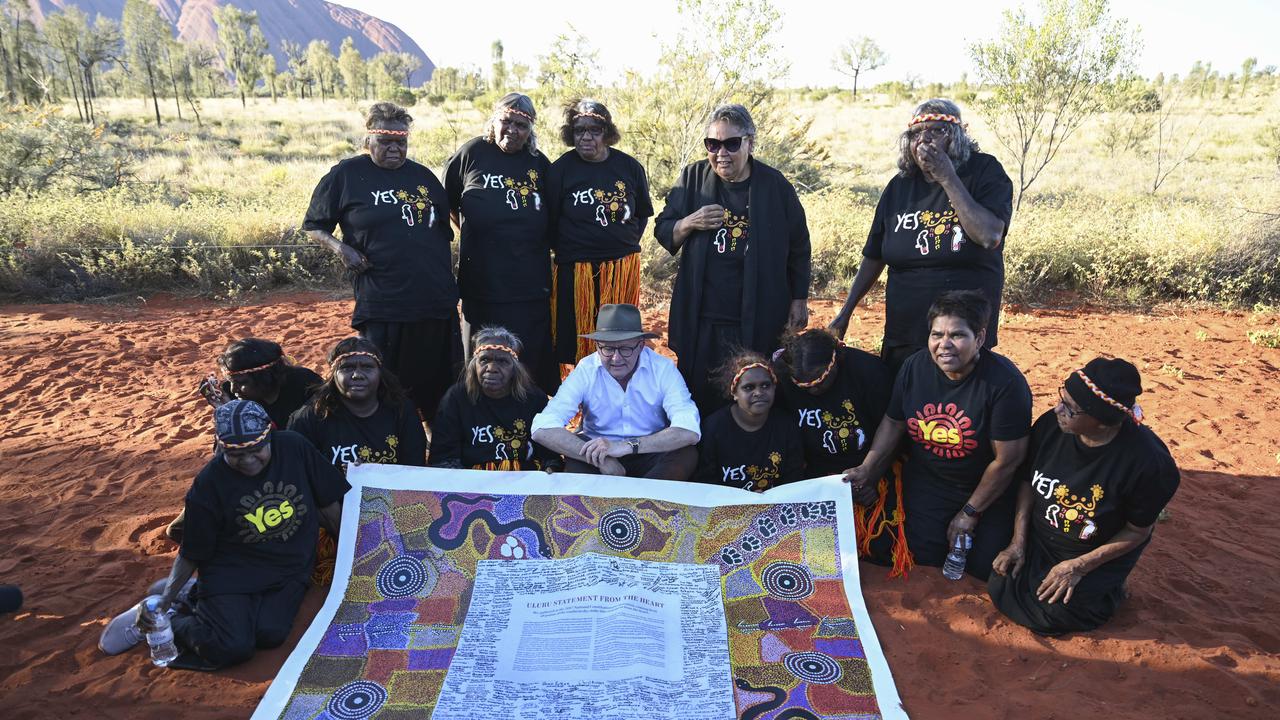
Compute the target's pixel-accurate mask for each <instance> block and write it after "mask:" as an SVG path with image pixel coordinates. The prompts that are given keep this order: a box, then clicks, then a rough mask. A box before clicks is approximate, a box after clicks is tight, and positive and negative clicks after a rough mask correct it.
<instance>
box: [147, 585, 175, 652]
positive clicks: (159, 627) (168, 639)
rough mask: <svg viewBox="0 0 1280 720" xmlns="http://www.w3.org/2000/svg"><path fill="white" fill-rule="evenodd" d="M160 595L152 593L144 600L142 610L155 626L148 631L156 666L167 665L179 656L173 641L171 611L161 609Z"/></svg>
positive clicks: (148, 643)
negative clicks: (170, 620)
mask: <svg viewBox="0 0 1280 720" xmlns="http://www.w3.org/2000/svg"><path fill="white" fill-rule="evenodd" d="M160 599H161V598H160V596H159V595H152V596H150V597H148V598H147V599H146V600H143V601H142V612H144V613H146V614H147V616H148V617H149V618H150V619H151V626H152V628H154V629H153V630H151V632H148V633H147V645H150V646H151V662H152V663H154V664H155V666H156V667H167V666H168V665H169V663H171V662H173V660H174V658H176V657H178V646H177V645H175V644H174V643H173V626H172V625H171V624H170V623H169V613H168V612H162V611H161V610H160Z"/></svg>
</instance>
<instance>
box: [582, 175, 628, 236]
mask: <svg viewBox="0 0 1280 720" xmlns="http://www.w3.org/2000/svg"><path fill="white" fill-rule="evenodd" d="M613 186H614V187H616V188H617V190H615V191H614V192H605V191H604V190H593V191H591V196H592V197H594V198H595V200H596V202H597V203H599V204H598V205H597V206H596V222H598V223H600V227H609V223H610V222H614V223H617V222H626V221H628V220H630V219H631V205H630V204H628V203H627V184H626V183H624V182H622V181H621V180H619V181H617V182H615V183H614V184H613ZM619 215H621V216H622V217H621V219H619V217H618V216H619Z"/></svg>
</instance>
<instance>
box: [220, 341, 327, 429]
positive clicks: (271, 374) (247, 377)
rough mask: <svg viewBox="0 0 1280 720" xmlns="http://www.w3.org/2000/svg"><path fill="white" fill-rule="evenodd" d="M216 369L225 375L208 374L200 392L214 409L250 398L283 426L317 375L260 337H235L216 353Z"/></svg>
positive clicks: (317, 377) (316, 382)
mask: <svg viewBox="0 0 1280 720" xmlns="http://www.w3.org/2000/svg"><path fill="white" fill-rule="evenodd" d="M218 368H219V369H221V370H222V373H223V374H224V375H225V376H226V378H227V379H226V380H225V381H223V382H221V383H219V382H218V381H217V378H216V377H214V376H213V375H210V376H209V377H208V378H206V379H205V380H204V382H202V383H200V394H201V395H203V396H204V399H205V400H208V401H209V404H210V405H212V406H214V407H215V408H217V407H220V406H221V405H223V404H225V403H227V402H230V401H231V400H235V399H240V400H252V401H254V402H256V403H258V404H259V405H261V406H262V407H263V409H264V410H266V411H267V415H269V416H270V417H271V422H272V424H273V425H274V426H275V427H276V428H277V429H283V428H284V427H285V426H286V425H288V424H289V416H290V415H292V414H293V412H294V411H295V410H297V409H298V408H300V407H302V404H303V403H305V402H306V401H307V398H308V397H309V396H310V395H311V391H312V389H314V388H315V387H316V386H318V385H319V384H320V383H321V379H320V376H319V375H317V374H315V373H313V372H311V371H310V370H308V369H307V368H304V367H301V366H299V365H294V364H293V363H291V362H289V358H288V357H287V356H285V354H284V350H282V349H281V348H280V345H279V344H277V343H274V342H272V341H270V340H263V339H261V338H245V339H243V340H236V341H235V342H233V343H231V344H230V345H228V346H227V349H226V350H224V351H223V353H222V354H221V355H219V356H218Z"/></svg>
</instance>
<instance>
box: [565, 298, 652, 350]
mask: <svg viewBox="0 0 1280 720" xmlns="http://www.w3.org/2000/svg"><path fill="white" fill-rule="evenodd" d="M578 337H584V338H587V339H588V340H595V341H597V342H599V341H602V340H603V341H604V342H616V341H618V340H634V339H636V338H656V337H658V335H655V334H653V333H651V332H645V330H644V328H642V327H641V326H640V309H639V308H637V307H636V306H635V305H627V304H618V305H601V306H600V313H599V314H598V315H596V331H595V332H593V333H589V334H586V335H579V336H578Z"/></svg>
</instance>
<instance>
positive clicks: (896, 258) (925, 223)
mask: <svg viewBox="0 0 1280 720" xmlns="http://www.w3.org/2000/svg"><path fill="white" fill-rule="evenodd" d="M898 147H899V151H900V152H899V155H898V174H897V176H895V177H894V178H893V179H892V180H890V181H889V184H888V185H887V186H886V187H885V189H884V192H883V193H882V194H881V195H880V203H879V204H878V205H877V206H876V214H875V217H874V219H873V220H872V221H871V231H870V232H869V233H868V234H867V243H866V245H865V246H864V247H863V248H862V255H863V259H862V265H861V266H859V267H858V273H857V275H855V276H854V278H853V284H852V286H851V287H850V288H849V297H848V298H847V299H846V300H845V303H844V307H843V308H842V309H841V310H840V312H839V313H838V314H837V315H836V317H835V319H834V320H832V321H831V330H832V331H833V332H834V333H835V334H836V337H844V334H845V331H847V330H848V329H849V319H850V318H852V317H853V311H854V308H856V307H857V306H858V303H860V302H862V298H863V297H865V296H866V294H867V292H868V291H869V290H871V287H872V286H873V285H875V284H876V281H877V280H879V278H880V275H881V274H882V273H883V272H884V269H885V267H886V266H887V267H888V268H889V280H888V286H887V287H886V289H885V300H884V311H885V319H884V340H883V342H882V343H881V345H880V348H881V350H880V356H881V357H882V358H884V360H885V362H887V363H888V364H889V367H890V369H892V370H893V371H895V372H896V371H897V370H898V368H900V367H902V363H903V362H904V361H905V360H906V359H907V358H908V357H910V356H911V355H912V354H913V353H915V352H916V351H917V350H920V349H922V348H924V346H925V344H926V340H927V336H928V328H927V327H926V326H925V324H924V323H923V322H922V320H923V319H924V317H925V314H926V313H928V312H929V306H930V305H931V304H932V303H933V301H934V299H935V298H937V297H938V296H939V295H940V294H942V293H944V292H947V291H949V290H980V291H981V292H982V294H983V295H985V296H986V298H987V302H988V303H990V305H991V315H990V317H989V318H987V323H986V327H987V342H986V348H987V349H992V348H994V347H995V346H996V321H997V319H998V318H999V315H1000V296H1001V293H1003V292H1004V254H1003V252H1004V236H1005V233H1006V232H1008V230H1009V218H1010V217H1011V216H1012V214H1013V183H1011V182H1010V181H1009V176H1008V175H1007V174H1005V171H1004V168H1003V167H1001V165H1000V162H999V161H998V160H996V159H995V158H994V157H992V156H990V155H987V154H985V153H981V152H978V143H976V142H974V141H973V139H972V138H970V137H969V134H968V131H967V130H966V126H965V125H964V124H963V123H962V122H961V120H960V108H959V107H958V106H957V105H956V104H955V103H953V102H951V101H950V100H942V99H934V100H926V101H925V102H924V103H922V104H920V106H919V107H917V108H916V110H915V112H914V113H913V114H912V117H911V121H910V122H909V123H908V124H907V129H906V130H904V131H903V133H902V135H900V136H899V138H898Z"/></svg>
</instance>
